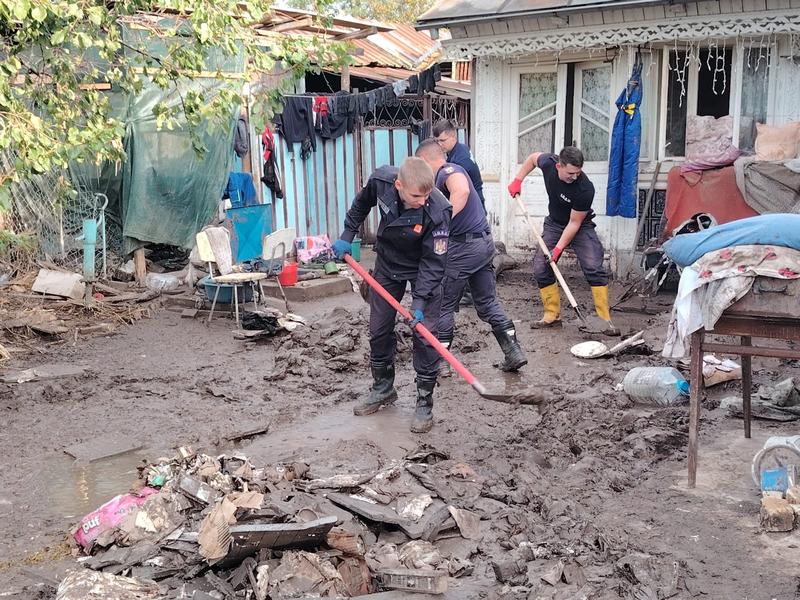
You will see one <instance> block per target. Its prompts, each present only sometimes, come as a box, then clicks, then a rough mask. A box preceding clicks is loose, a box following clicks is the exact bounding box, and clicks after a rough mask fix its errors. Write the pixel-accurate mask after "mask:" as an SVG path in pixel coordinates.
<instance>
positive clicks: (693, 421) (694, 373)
mask: <svg viewBox="0 0 800 600" xmlns="http://www.w3.org/2000/svg"><path fill="white" fill-rule="evenodd" d="M704 337H705V330H704V329H700V330H699V331H695V332H694V333H693V334H692V339H691V350H690V356H691V374H690V376H689V487H690V488H693V487H694V486H695V482H696V480H697V436H698V434H699V432H700V397H701V396H702V394H703V338H704Z"/></svg>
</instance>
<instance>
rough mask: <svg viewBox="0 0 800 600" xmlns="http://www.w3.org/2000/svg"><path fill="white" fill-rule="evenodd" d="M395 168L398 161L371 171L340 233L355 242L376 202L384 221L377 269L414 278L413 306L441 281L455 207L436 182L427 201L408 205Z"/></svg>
mask: <svg viewBox="0 0 800 600" xmlns="http://www.w3.org/2000/svg"><path fill="white" fill-rule="evenodd" d="M397 173H398V169H397V167H390V166H385V167H381V168H379V169H377V170H376V171H375V172H374V173H373V174H372V175H371V176H370V178H369V180H368V181H367V184H366V185H365V186H364V189H362V190H361V191H360V192H359V193H358V194H356V197H355V200H353V205H352V206H351V207H350V210H348V211H347V216H346V217H345V220H344V231H343V232H342V236H341V237H342V239H343V240H345V241H348V242H352V241H353V238H355V236H356V234H357V233H358V229H359V227H361V224H362V223H363V222H364V221H365V220H366V218H367V216H369V213H370V211H371V210H372V209H373V207H375V206H376V205H377V206H378V209H379V211H380V222H379V223H378V234H377V243H376V245H375V252H376V253H377V255H378V259H377V261H376V263H375V269H376V271H377V270H378V269H380V270H381V272H383V273H384V274H386V275H387V276H389V277H391V278H392V279H396V280H398V281H403V280H405V281H414V280H415V284H414V290H413V294H412V302H411V310H412V311H413V310H416V309H417V308H419V309H422V308H424V306H425V303H426V302H427V301H428V299H430V298H431V297H432V296H433V295H434V294H435V293H436V292H438V290H439V287H440V286H441V283H442V278H443V277H444V267H445V264H446V262H447V246H448V241H449V237H450V219H451V217H452V214H453V208H452V207H451V206H450V203H449V202H448V201H447V198H445V197H444V196H443V195H442V193H441V192H440V191H439V190H438V189H436V188H434V189H433V190H431V194H430V196H429V197H428V200H427V201H426V202H425V205H424V206H422V207H421V208H418V209H416V210H404V208H403V202H402V200H401V199H400V194H399V193H398V191H397V188H395V186H394V182H395V180H396V179H397Z"/></svg>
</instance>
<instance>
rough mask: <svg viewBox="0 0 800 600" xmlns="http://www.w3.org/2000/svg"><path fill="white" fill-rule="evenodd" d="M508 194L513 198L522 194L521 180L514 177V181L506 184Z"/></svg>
mask: <svg viewBox="0 0 800 600" xmlns="http://www.w3.org/2000/svg"><path fill="white" fill-rule="evenodd" d="M508 193H509V195H510V196H511V197H512V198H513V197H514V196H519V195H520V194H521V193H522V179H520V178H519V177H515V178H514V181H512V182H511V183H509V184H508Z"/></svg>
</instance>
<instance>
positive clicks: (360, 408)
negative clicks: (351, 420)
mask: <svg viewBox="0 0 800 600" xmlns="http://www.w3.org/2000/svg"><path fill="white" fill-rule="evenodd" d="M370 368H371V370H372V387H371V388H370V390H369V395H368V396H367V397H366V399H364V400H362V401H361V402H359V403H358V404H356V405H355V406H354V407H353V414H354V415H356V416H358V417H363V416H364V415H371V414H372V413H374V412H377V411H378V410H380V409H381V408H382V407H384V406H387V405H389V404H392V403H393V402H394V401H395V400H397V390H395V389H394V365H393V364H391V365H386V364H375V363H372V364H370Z"/></svg>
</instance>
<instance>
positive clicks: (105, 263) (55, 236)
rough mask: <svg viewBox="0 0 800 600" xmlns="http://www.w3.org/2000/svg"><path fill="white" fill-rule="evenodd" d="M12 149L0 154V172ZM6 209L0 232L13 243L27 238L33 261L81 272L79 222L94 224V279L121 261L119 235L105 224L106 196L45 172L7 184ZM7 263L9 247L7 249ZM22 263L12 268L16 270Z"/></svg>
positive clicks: (10, 163) (10, 161)
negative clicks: (88, 220)
mask: <svg viewBox="0 0 800 600" xmlns="http://www.w3.org/2000/svg"><path fill="white" fill-rule="evenodd" d="M15 160H16V156H15V155H14V153H13V152H12V151H5V152H0V169H2V170H8V169H9V168H10V167H11V166H13V164H14V161H15ZM10 198H11V202H10V206H9V207H8V210H7V211H6V212H5V213H1V214H0V230H5V231H6V232H9V233H10V234H11V235H12V236H15V237H16V238H17V239H25V240H32V241H33V243H34V244H35V251H34V252H32V253H31V254H33V255H35V256H36V257H38V258H42V259H46V260H49V261H52V262H53V263H55V264H57V265H59V266H62V267H64V268H67V269H70V270H73V271H82V270H83V251H84V250H83V223H84V221H85V220H87V219H93V220H95V223H96V226H97V243H96V246H95V276H96V277H107V276H108V274H109V272H110V271H111V270H112V269H113V268H115V267H116V266H117V265H118V264H119V263H120V262H121V258H120V257H121V256H122V252H121V250H122V231H121V228H120V227H119V226H118V225H116V224H115V223H113V222H112V223H109V220H108V219H107V215H106V209H107V207H108V198H107V197H106V196H105V194H100V193H96V192H93V191H90V190H87V189H86V188H83V187H81V186H80V185H74V184H73V183H72V182H70V180H69V177H68V175H67V173H66V172H64V171H57V170H54V171H50V172H47V173H44V174H41V175H34V176H32V177H29V178H27V179H25V180H23V181H20V182H17V183H13V184H12V185H11V188H10ZM7 252H8V254H9V255H10V259H9V258H7V260H8V262H12V261H13V260H14V258H15V253H14V250H13V248H12V247H11V246H9V248H8V249H7ZM24 266H25V265H17V267H18V268H22V267H24Z"/></svg>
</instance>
